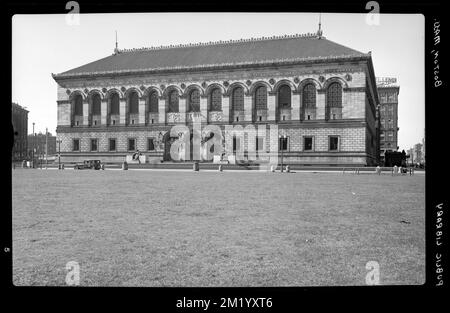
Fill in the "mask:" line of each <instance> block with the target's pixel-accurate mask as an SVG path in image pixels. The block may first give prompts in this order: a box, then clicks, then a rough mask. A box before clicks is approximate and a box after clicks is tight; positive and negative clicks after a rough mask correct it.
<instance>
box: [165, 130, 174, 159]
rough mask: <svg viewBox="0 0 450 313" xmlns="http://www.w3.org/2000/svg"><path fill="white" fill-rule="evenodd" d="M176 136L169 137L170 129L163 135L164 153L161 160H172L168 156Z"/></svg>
mask: <svg viewBox="0 0 450 313" xmlns="http://www.w3.org/2000/svg"><path fill="white" fill-rule="evenodd" d="M177 139H178V137H177V136H176V137H171V136H170V131H168V132H166V133H165V135H164V137H163V142H164V155H163V161H172V158H171V156H170V147H171V146H172V144H173V142H174V141H175V140H177Z"/></svg>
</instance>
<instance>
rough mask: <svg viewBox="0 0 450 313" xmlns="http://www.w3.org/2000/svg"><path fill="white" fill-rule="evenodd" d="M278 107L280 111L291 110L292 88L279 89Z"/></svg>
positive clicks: (283, 87)
mask: <svg viewBox="0 0 450 313" xmlns="http://www.w3.org/2000/svg"><path fill="white" fill-rule="evenodd" d="M278 107H279V108H280V109H290V108H291V87H289V86H288V85H283V86H281V87H280V89H278Z"/></svg>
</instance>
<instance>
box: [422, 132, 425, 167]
mask: <svg viewBox="0 0 450 313" xmlns="http://www.w3.org/2000/svg"><path fill="white" fill-rule="evenodd" d="M422 159H423V163H424V164H425V138H422Z"/></svg>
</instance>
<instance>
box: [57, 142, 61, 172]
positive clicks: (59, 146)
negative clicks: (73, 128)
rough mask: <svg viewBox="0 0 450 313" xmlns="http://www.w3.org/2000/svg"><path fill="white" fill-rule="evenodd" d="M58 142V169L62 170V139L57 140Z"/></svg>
mask: <svg viewBox="0 0 450 313" xmlns="http://www.w3.org/2000/svg"><path fill="white" fill-rule="evenodd" d="M57 142H58V169H59V170H60V169H61V139H58V140H57Z"/></svg>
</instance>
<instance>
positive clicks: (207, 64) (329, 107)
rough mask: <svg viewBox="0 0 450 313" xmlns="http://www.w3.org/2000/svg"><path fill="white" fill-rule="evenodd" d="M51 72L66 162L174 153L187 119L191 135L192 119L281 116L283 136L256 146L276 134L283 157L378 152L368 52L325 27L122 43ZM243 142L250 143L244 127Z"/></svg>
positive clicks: (337, 157)
mask: <svg viewBox="0 0 450 313" xmlns="http://www.w3.org/2000/svg"><path fill="white" fill-rule="evenodd" d="M52 76H53V78H54V80H55V81H56V82H57V85H58V86H57V87H58V88H57V90H58V100H57V109H58V123H57V125H58V126H57V137H58V140H61V161H62V162H78V161H82V160H84V159H93V158H95V159H101V160H102V161H104V162H122V161H124V160H125V157H126V156H127V155H129V154H130V153H133V152H134V151H136V150H139V151H140V152H141V153H143V154H144V155H145V156H147V157H148V159H147V160H155V159H156V160H159V159H160V160H164V161H170V160H171V155H170V153H169V152H170V147H171V145H172V144H173V143H174V141H175V140H176V139H177V138H176V136H175V137H174V136H173V135H171V134H170V130H171V129H172V127H173V126H175V125H183V126H186V127H188V128H189V129H190V130H191V137H192V131H195V130H194V128H195V127H193V124H194V122H195V121H200V122H201V123H202V125H217V126H219V127H220V128H221V129H222V130H224V129H225V128H226V125H231V126H233V127H237V126H242V127H247V126H249V125H252V126H254V127H255V129H256V128H258V127H265V126H267V125H277V127H278V135H276V136H277V137H279V136H280V135H281V134H282V135H284V137H285V138H283V139H279V138H272V137H273V136H272V137H270V136H264V135H266V134H267V133H268V131H267V132H266V133H264V132H263V133H262V134H263V135H262V136H261V138H259V137H257V140H256V141H257V143H256V146H257V149H259V150H263V151H266V152H271V151H270V149H269V145H270V143H271V142H273V141H274V140H275V141H276V142H278V143H280V144H279V149H283V153H284V162H285V163H292V164H311V165H312V164H318V165H360V166H364V165H375V164H376V163H377V162H378V157H379V150H378V139H377V133H378V132H379V130H378V129H377V124H378V123H377V113H376V108H377V104H378V103H379V101H378V93H377V88H376V81H375V75H374V69H373V64H372V58H371V54H370V53H361V52H358V51H356V50H353V49H350V48H347V47H344V46H342V45H339V44H337V43H334V42H332V41H329V40H327V39H326V38H325V37H323V36H321V33H318V34H305V35H291V36H278V37H270V38H258V39H243V40H234V41H219V42H213V43H198V44H188V45H178V46H168V47H154V48H142V49H131V50H119V49H117V48H116V50H115V52H114V54H113V55H111V56H109V57H106V58H104V59H101V60H98V61H95V62H92V63H89V64H86V65H84V66H81V67H78V68H75V69H72V70H69V71H67V72H64V73H60V74H52ZM258 129H259V128H258ZM259 134H261V133H260V132H259V131H258V136H259ZM269 137H270V138H269ZM240 140H241V139H240V138H238V139H237V138H236V137H225V138H224V139H223V141H224V142H223V144H224V146H226V147H232V149H228V150H227V152H226V155H225V156H222V157H227V156H229V155H232V154H234V153H235V152H236V150H237V148H236V147H237V146H239V147H240V145H241V141H240ZM242 142H244V150H245V149H246V148H245V146H246V145H247V143H248V142H247V140H246V139H245V136H244V137H243V140H242ZM275 153H279V151H278V152H277V151H275ZM187 159H188V160H189V159H192V156H191V157H189V156H188V157H187Z"/></svg>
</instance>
